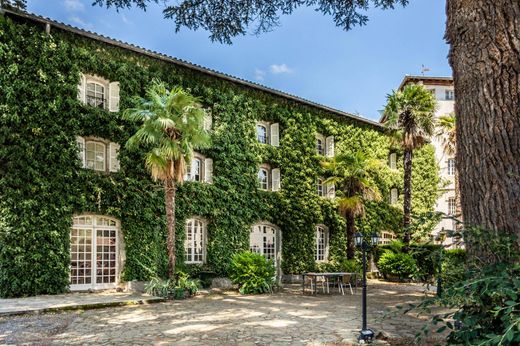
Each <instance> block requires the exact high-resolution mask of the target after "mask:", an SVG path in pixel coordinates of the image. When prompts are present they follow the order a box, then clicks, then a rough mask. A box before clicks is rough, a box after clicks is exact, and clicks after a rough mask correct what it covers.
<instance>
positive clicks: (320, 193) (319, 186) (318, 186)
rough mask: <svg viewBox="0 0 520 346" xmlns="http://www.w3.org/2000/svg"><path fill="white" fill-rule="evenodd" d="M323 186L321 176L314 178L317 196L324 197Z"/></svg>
mask: <svg viewBox="0 0 520 346" xmlns="http://www.w3.org/2000/svg"><path fill="white" fill-rule="evenodd" d="M323 188H324V185H323V179H322V178H318V179H317V180H316V189H317V192H318V196H320V197H324V196H325V190H324V189H323Z"/></svg>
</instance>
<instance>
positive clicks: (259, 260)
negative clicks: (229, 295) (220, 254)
mask: <svg viewBox="0 0 520 346" xmlns="http://www.w3.org/2000/svg"><path fill="white" fill-rule="evenodd" d="M275 275H276V270H275V266H274V262H273V261H272V260H267V259H266V258H265V257H264V256H262V255H261V254H258V253H255V252H249V251H246V252H239V253H237V254H235V255H233V257H232V258H231V265H230V268H229V277H230V279H231V281H232V282H233V283H234V284H238V287H239V290H240V293H242V294H256V293H266V292H269V291H270V289H271V287H272V286H273V285H274V282H275Z"/></svg>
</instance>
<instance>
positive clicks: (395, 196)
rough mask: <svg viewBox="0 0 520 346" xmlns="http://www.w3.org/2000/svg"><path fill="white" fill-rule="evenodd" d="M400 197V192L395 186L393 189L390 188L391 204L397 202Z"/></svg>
mask: <svg viewBox="0 0 520 346" xmlns="http://www.w3.org/2000/svg"><path fill="white" fill-rule="evenodd" d="M398 198H399V192H398V191H397V189H396V188H395V187H394V188H393V189H391V190H390V204H396V203H397V199H398Z"/></svg>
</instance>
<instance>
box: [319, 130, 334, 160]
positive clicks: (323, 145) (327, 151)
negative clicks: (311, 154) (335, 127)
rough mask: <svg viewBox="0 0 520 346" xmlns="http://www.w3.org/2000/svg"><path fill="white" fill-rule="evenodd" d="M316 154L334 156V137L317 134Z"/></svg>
mask: <svg viewBox="0 0 520 346" xmlns="http://www.w3.org/2000/svg"><path fill="white" fill-rule="evenodd" d="M316 153H317V154H318V155H325V156H328V157H333V156H334V136H329V137H326V138H325V136H324V135H322V134H321V133H318V134H316Z"/></svg>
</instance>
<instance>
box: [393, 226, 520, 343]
mask: <svg viewBox="0 0 520 346" xmlns="http://www.w3.org/2000/svg"><path fill="white" fill-rule="evenodd" d="M464 239H465V242H466V244H468V242H469V244H471V245H475V244H474V243H480V244H486V245H487V253H483V254H482V255H479V256H477V255H475V256H471V257H468V259H467V265H466V266H464V267H462V268H463V269H464V272H463V273H460V272H458V274H459V275H460V274H462V276H463V278H462V280H458V279H457V278H452V280H451V281H450V280H447V285H445V287H444V290H443V294H442V297H433V298H425V299H423V301H422V302H421V303H420V304H418V305H413V304H412V305H410V306H409V307H407V308H406V309H404V308H403V307H400V309H403V311H404V312H405V313H408V312H414V313H419V314H425V315H430V316H431V311H432V309H433V308H436V307H442V308H443V310H447V311H448V312H447V313H443V314H435V315H433V316H431V323H432V324H434V325H440V327H439V328H438V329H437V332H444V331H445V330H446V329H448V330H449V335H448V337H447V342H448V344H451V345H461V344H464V345H518V344H519V343H520V317H519V316H520V279H519V277H520V264H519V260H520V251H519V250H518V245H517V238H516V237H515V236H512V235H507V234H503V233H498V232H493V231H489V230H483V229H479V228H470V229H466V230H464ZM472 243H473V244H472ZM445 255H447V258H449V260H448V261H446V262H445V263H446V265H447V266H451V265H461V263H460V261H462V260H463V258H464V257H465V254H464V252H463V251H461V250H457V251H451V252H450V251H447V252H446V254H445ZM444 274H446V273H444ZM428 329H429V326H428V325H426V326H424V328H423V329H422V331H421V332H419V333H418V334H417V337H418V339H420V338H421V337H422V336H423V335H424V334H427V333H428Z"/></svg>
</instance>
